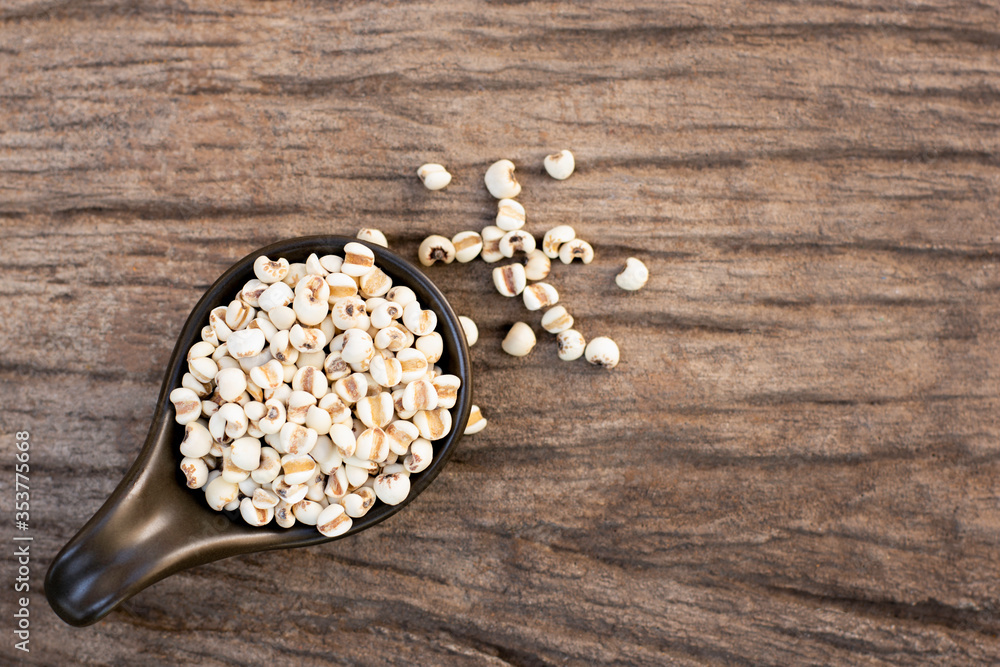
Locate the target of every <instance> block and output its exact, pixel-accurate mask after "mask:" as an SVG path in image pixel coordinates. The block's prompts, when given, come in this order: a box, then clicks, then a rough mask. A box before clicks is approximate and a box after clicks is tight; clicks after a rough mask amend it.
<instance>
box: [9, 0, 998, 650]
mask: <svg viewBox="0 0 1000 667" xmlns="http://www.w3.org/2000/svg"><path fill="white" fill-rule="evenodd" d="M998 22H1000V6H998V5H997V3H995V2H985V3H967V2H955V1H953V0H952V1H948V0H941V1H937V0H928V1H926V2H919V3H903V2H897V3H870V2H861V1H857V2H853V1H849V2H819V1H816V2H794V3H792V2H773V3H745V2H742V1H741V0H740V1H733V2H721V1H720V2H687V1H681V2H676V3H664V2H659V1H648V2H645V3H642V2H629V3H627V6H623V4H621V3H617V2H610V1H606V2H586V3H567V4H558V3H548V2H525V3H522V2H509V3H505V2H494V3H482V2H472V1H470V0H454V1H449V2H403V3H396V2H393V3H362V2H339V3H319V2H287V1H279V2H249V1H225V2H214V1H213V2H208V1H204V0H193V1H191V2H175V1H173V0H162V1H159V2H152V1H151V2H133V1H128V0H103V1H102V0H97V1H94V2H59V1H57V0H7V2H5V3H3V7H2V8H0V81H2V82H0V225H2V240H0V244H2V249H3V252H2V268H0V272H2V276H3V281H2V283H0V292H2V297H0V316H2V319H0V339H2V341H3V346H2V350H0V402H2V406H3V411H2V415H0V425H2V429H0V431H2V439H0V443H2V452H0V453H2V456H3V461H2V465H3V467H4V470H7V471H8V472H7V473H5V475H4V477H5V478H4V479H2V480H0V489H2V498H0V508H2V510H3V514H4V519H3V521H2V522H0V523H3V525H4V528H3V531H4V533H3V534H4V535H5V541H6V543H7V544H8V546H7V547H4V552H5V553H7V554H8V555H7V556H5V562H7V563H8V566H5V568H4V570H3V571H4V575H3V577H4V580H3V588H4V590H5V591H6V592H5V593H3V595H2V596H0V615H2V616H3V618H4V619H5V620H4V621H3V627H4V628H5V630H4V634H3V636H4V640H3V642H2V645H0V661H10V660H11V659H23V660H25V661H26V662H29V663H34V664H46V665H54V664H59V665H67V664H86V665H90V664H94V665H97V664H102V665H103V664H110V665H134V664H195V665H244V664H260V665H283V664H295V665H325V664H345V665H347V664H370V665H380V664H399V665H438V664H440V665H452V664H455V665H463V664H467V665H504V664H509V665H535V664H554V665H561V664H575V665H660V664H700V663H714V664H779V665H789V664H817V663H829V664H851V665H856V664H914V663H934V664H963V665H965V664H976V663H981V664H985V663H996V662H997V661H998V660H1000V641H998V639H997V632H998V631H1000V599H998V596H1000V585H998V567H1000V557H998V548H1000V498H998V493H997V486H998V474H1000V441H998V436H1000V423H998V420H997V416H996V414H997V410H998V408H1000V400H998V391H1000V373H998V372H997V369H996V363H997V361H998V360H1000V342H998V337H997V333H998V329H1000V223H998V220H997V210H998V206H1000V132H998V129H1000V117H998V113H997V109H998V103H1000V56H998V49H1000V32H997V25H998ZM562 148H569V149H570V150H572V151H573V152H574V153H575V155H576V159H577V165H578V167H577V171H576V173H575V174H574V175H573V176H572V177H571V178H569V179H568V180H566V181H564V182H557V181H555V180H553V179H551V178H549V177H548V176H547V175H545V174H544V172H543V171H542V168H541V162H542V158H543V157H544V156H545V155H546V154H547V153H549V152H552V151H554V150H558V149H562ZM500 158H510V159H511V160H513V161H514V162H515V163H516V164H517V165H518V174H519V175H520V181H521V183H522V185H523V188H524V189H523V193H522V195H521V197H520V201H521V202H522V203H523V204H524V206H525V208H526V209H527V211H528V225H527V227H526V228H527V229H528V230H530V231H531V232H533V233H534V234H536V235H537V236H539V237H540V236H541V235H542V234H543V233H544V232H545V231H546V230H547V229H548V228H550V227H552V226H554V225H555V224H559V223H569V224H571V225H573V226H574V227H575V228H576V229H577V231H578V233H579V235H580V236H581V237H583V238H585V239H587V240H589V241H590V242H591V243H592V244H593V245H594V248H595V252H596V258H595V260H594V262H593V263H592V264H590V265H588V266H582V265H578V264H574V265H571V266H564V265H562V264H557V265H556V266H554V268H553V271H552V275H551V279H550V282H552V283H553V284H554V285H555V286H556V287H557V288H558V289H559V291H560V294H561V295H562V302H563V303H564V304H565V305H566V306H567V308H569V310H570V311H571V312H572V313H573V315H574V316H575V317H576V320H577V325H578V327H577V328H579V329H580V330H581V331H582V332H583V333H584V334H585V335H586V336H587V337H588V338H589V337H593V336H596V335H601V334H605V335H609V336H611V337H613V338H614V339H615V340H617V341H618V343H619V345H620V347H621V353H622V362H621V364H620V365H619V366H618V367H617V368H615V369H614V370H612V371H606V370H603V369H599V368H595V367H592V366H590V365H588V364H587V363H585V362H584V361H582V360H580V361H577V362H573V363H568V362H562V361H560V360H559V359H558V358H557V356H556V350H555V345H554V342H553V338H552V336H551V335H549V334H546V333H545V332H544V331H542V330H541V328H540V326H539V316H538V314H537V313H529V312H528V311H526V310H525V309H524V307H523V305H522V304H521V303H520V301H519V300H517V299H509V300H508V299H504V298H502V297H500V296H499V295H498V294H497V293H496V292H495V291H494V289H493V287H492V285H491V281H490V270H491V266H490V265H487V264H485V263H483V262H481V261H476V262H474V263H471V264H466V265H458V264H454V265H450V266H434V267H432V268H429V269H427V271H426V272H427V275H429V276H430V277H431V278H432V279H433V280H435V281H436V282H437V284H438V285H439V286H440V287H441V289H442V290H443V291H444V292H445V294H446V295H447V296H448V297H449V299H450V300H451V302H452V303H453V305H454V306H455V307H456V309H457V310H458V311H459V312H461V313H464V314H467V315H470V316H471V317H473V318H474V319H475V320H476V321H477V322H478V324H479V329H480V334H481V337H480V341H479V343H478V344H477V345H476V346H475V347H474V348H473V350H472V353H473V354H472V356H473V363H474V373H475V402H476V403H478V404H479V405H481V406H482V408H483V411H484V413H485V414H486V416H487V418H488V419H489V426H488V427H487V429H486V430H485V431H484V432H482V433H480V434H478V435H475V436H470V437H467V438H465V439H463V441H462V442H461V443H460V446H459V448H458V450H457V452H456V454H455V456H454V458H453V460H452V461H451V462H450V463H449V464H448V466H447V467H446V468H445V470H444V472H443V473H442V474H441V476H440V477H439V478H438V480H437V481H435V483H434V484H433V485H432V486H431V487H430V488H429V489H428V490H427V491H426V493H425V494H423V495H422V496H421V497H420V498H419V499H417V501H415V502H414V503H412V504H411V505H410V506H408V507H407V508H406V509H405V510H404V511H402V512H401V513H399V514H397V515H396V516H394V517H393V518H391V519H390V520H388V521H387V522H385V523H383V524H381V525H379V526H377V527H376V528H373V529H372V530H370V531H367V532H365V533H362V534H359V535H357V536H356V537H354V538H352V539H349V540H342V541H339V542H333V543H329V544H325V545H321V546H317V547H312V548H307V549H299V550H294V551H285V552H272V553H266V554H258V555H254V556H247V557H238V558H233V559H229V560H226V561H221V562H217V563H213V564H210V565H205V566H201V567H198V568H195V569H193V570H189V571H186V572H183V573H180V574H177V575H175V576H173V577H170V578H168V579H166V580H164V581H162V582H161V583H158V584H156V585H154V586H153V587H151V588H149V589H147V590H146V591H144V592H142V593H140V594H139V595H137V596H136V597H135V598H133V599H132V600H130V601H129V602H127V603H126V604H124V605H123V606H122V607H121V608H120V609H119V610H117V611H115V612H113V613H112V614H111V615H110V616H108V617H107V618H106V619H105V620H103V621H101V622H100V623H98V624H97V625H95V626H92V627H89V628H85V629H77V628H71V627H69V626H67V625H65V624H64V623H63V622H62V621H60V620H59V619H58V618H57V617H56V616H55V615H54V614H53V613H52V611H51V610H50V609H49V608H48V606H47V604H46V603H45V600H44V597H43V595H42V579H43V577H44V573H45V570H46V568H47V567H48V564H49V562H50V561H51V559H52V557H53V556H54V555H55V553H56V552H57V551H58V550H59V548H60V547H61V546H62V545H63V544H65V542H66V541H67V540H69V538H70V537H71V536H72V535H73V534H74V533H75V532H76V531H77V530H78V529H79V528H80V527H81V526H82V525H83V523H84V522H85V521H86V520H87V519H88V518H89V517H90V516H91V515H92V514H93V513H94V512H95V511H96V510H97V509H98V508H99V507H100V505H101V504H102V503H103V501H104V500H105V499H106V498H107V496H108V495H109V494H110V493H111V491H112V490H113V489H114V487H115V486H116V484H117V482H118V481H119V479H120V478H121V476H122V474H123V473H124V471H125V470H126V469H127V468H128V466H129V465H130V464H131V462H132V461H133V460H134V458H135V456H136V454H137V452H138V448H139V446H140V445H141V443H142V441H143V440H144V438H145V434H146V430H147V428H148V425H149V420H150V418H151V416H152V414H153V410H154V407H155V403H156V400H157V395H158V391H159V386H160V382H161V380H162V377H163V372H164V367H165V364H166V361H167V358H168V356H169V354H170V350H171V346H172V343H173V340H174V338H175V336H176V335H177V333H178V331H179V328H180V326H181V324H182V323H183V321H184V319H185V318H186V316H187V313H188V312H189V310H190V309H191V307H192V306H193V305H194V303H195V302H196V300H197V299H198V298H199V295H200V294H201V293H202V292H203V290H204V289H205V288H206V287H207V286H208V285H210V284H211V283H212V282H213V281H214V280H215V279H216V278H217V277H218V276H219V275H220V273H221V272H222V271H223V270H224V269H225V268H226V267H227V266H228V265H229V264H230V263H231V262H233V261H234V260H236V259H238V258H239V257H242V256H243V255H245V254H246V253H248V252H251V251H252V250H254V249H255V248H257V247H260V246H262V245H265V244H267V243H270V242H272V241H276V240H279V239H283V238H287V237H291V236H298V235H304V234H317V233H339V234H349V235H353V234H354V233H355V232H356V230H357V229H358V228H360V227H376V228H379V229H382V230H384V232H385V233H386V235H387V236H388V237H389V240H390V244H391V247H392V248H393V249H394V250H397V251H398V252H400V253H401V254H403V255H404V256H408V257H411V258H413V257H415V254H416V249H417V246H418V244H419V242H420V240H421V239H422V238H423V237H424V236H426V235H428V234H430V233H434V232H438V233H443V234H447V235H451V234H454V233H456V232H459V231H462V230H465V229H476V230H478V229H480V228H482V227H483V226H485V225H487V224H490V223H491V219H492V218H493V216H494V215H495V208H496V203H495V201H494V200H493V199H492V198H491V197H490V196H489V194H488V193H487V192H486V190H485V188H484V185H483V178H482V177H483V173H484V171H485V169H486V167H487V166H488V165H489V164H490V163H491V162H493V161H495V160H497V159H500ZM425 162H440V163H443V164H445V165H446V166H447V167H448V168H449V170H450V171H451V173H452V174H453V175H454V181H453V182H452V184H451V185H450V186H449V187H448V188H447V189H445V190H443V191H440V192H429V191H427V190H425V189H424V188H423V187H422V186H421V184H420V182H419V180H418V179H417V178H416V176H415V171H416V168H417V167H418V166H419V165H421V164H423V163H425ZM629 256H637V257H640V258H642V259H643V260H644V261H645V262H646V263H647V265H648V266H649V268H650V272H651V279H650V281H649V284H648V286H647V287H646V288H645V289H644V290H642V291H640V292H638V293H635V294H627V293H625V292H623V291H621V290H619V289H618V288H617V287H616V286H615V284H614V281H613V277H614V275H615V274H616V273H617V272H618V270H619V268H620V267H621V266H622V264H623V262H624V260H625V258H626V257H629ZM518 320H524V321H527V322H529V323H530V324H532V325H533V327H534V328H535V330H536V332H538V334H539V344H538V346H537V347H536V348H535V350H534V351H533V352H532V354H531V355H530V356H528V357H526V358H521V359H518V358H513V357H510V356H507V355H506V354H504V353H503V352H502V351H501V350H500V340H501V339H502V337H503V335H504V333H505V332H506V330H507V328H508V327H509V326H510V325H511V324H512V323H513V322H515V321H518ZM19 430H29V431H30V438H31V443H32V449H31V480H32V494H33V495H32V505H31V524H30V526H31V527H30V534H31V535H32V536H33V537H34V541H33V543H32V558H33V559H32V561H31V566H30V567H31V577H32V579H31V585H32V589H31V595H32V597H31V603H30V604H31V613H32V616H31V633H32V634H31V644H30V647H31V652H30V654H23V653H21V652H20V651H17V650H15V649H14V648H13V643H14V639H13V638H12V634H11V632H10V630H11V628H12V621H11V614H13V612H14V605H15V598H16V595H15V593H14V592H13V591H12V586H13V578H14V566H13V563H14V558H13V556H11V555H10V554H11V553H12V551H13V549H12V546H11V545H12V544H13V543H12V542H11V538H12V535H13V533H14V530H13V484H12V481H13V463H14V434H15V432H16V431H19Z"/></svg>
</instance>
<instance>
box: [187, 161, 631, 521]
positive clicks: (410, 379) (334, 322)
mask: <svg viewBox="0 0 1000 667" xmlns="http://www.w3.org/2000/svg"><path fill="white" fill-rule="evenodd" d="M544 165H545V169H546V170H547V171H548V173H549V174H550V175H551V176H552V177H553V178H556V179H559V180H563V179H565V178H567V177H569V176H570V174H572V172H573V170H574V166H575V165H574V159H573V155H572V154H571V153H570V152H569V151H562V152H560V153H556V154H554V155H550V156H548V157H547V158H545V160H544ZM417 173H418V175H419V176H420V179H421V180H422V181H423V183H424V185H425V186H426V187H427V188H428V189H430V190H440V189H442V188H444V187H445V186H447V185H448V183H450V182H451V175H450V174H449V173H448V172H447V171H446V170H445V169H444V167H442V166H441V165H437V164H427V165H424V166H422V167H421V168H420V169H419V170H418V172H417ZM485 180H486V187H487V189H488V190H489V191H490V193H491V194H492V195H493V196H494V197H496V198H497V199H499V200H500V202H499V206H498V214H497V219H496V225H495V226H493V225H491V226H488V227H486V228H485V229H483V230H482V233H481V234H480V233H478V232H474V231H466V232H460V233H459V234H457V235H455V236H454V237H453V238H451V239H447V238H445V237H443V236H437V235H435V236H430V237H428V238H426V239H425V240H424V242H423V243H421V245H420V249H419V258H420V261H421V263H422V264H423V265H424V266H430V265H431V264H433V263H435V262H438V261H440V262H444V263H450V262H452V261H454V260H458V261H459V262H469V261H471V260H473V259H475V258H476V257H477V256H480V257H482V258H483V260H485V261H486V262H491V263H492V262H497V261H500V260H502V259H505V258H507V259H513V258H514V256H515V254H516V253H522V254H523V257H524V261H523V263H522V262H519V261H514V262H513V263H510V264H506V265H504V266H501V267H498V268H496V269H494V271H493V282H494V284H495V285H496V288H497V290H498V291H499V292H500V293H501V294H502V295H504V296H508V297H513V296H517V295H521V296H522V298H523V300H524V304H525V306H526V307H527V308H528V310H532V311H537V310H541V309H542V308H546V309H547V310H546V311H545V313H544V314H543V316H542V319H541V324H542V327H543V328H544V329H545V330H546V331H548V332H550V333H553V334H556V343H557V345H558V354H559V357H560V358H561V359H564V360H573V359H578V358H579V357H581V356H585V358H586V359H587V360H588V361H590V362H591V363H593V364H599V365H602V366H604V367H606V368H613V367H614V366H615V365H617V363H618V360H619V350H618V346H617V345H616V344H615V343H614V341H612V340H611V339H610V338H607V337H603V336H601V337H597V338H594V339H592V340H591V341H590V342H589V343H585V340H584V337H583V335H582V334H581V333H580V332H579V331H577V330H575V329H573V328H572V327H573V317H572V316H571V315H570V314H569V313H568V312H567V310H566V308H565V307H564V306H562V305H556V303H557V302H558V300H559V294H558V292H557V291H556V289H555V288H554V287H553V286H552V285H550V284H548V283H546V282H542V281H544V279H545V278H546V277H547V276H548V274H549V270H550V268H551V260H552V259H555V258H556V257H558V258H559V259H560V260H561V261H562V262H564V263H566V264H569V263H571V262H572V261H573V260H574V259H580V260H581V261H582V262H583V263H584V264H589V263H590V262H591V261H592V260H593V258H594V251H593V248H592V247H591V246H590V244H588V243H587V242H586V241H583V240H582V239H578V238H577V237H576V233H575V231H574V230H573V228H572V227H570V226H568V225H559V226H557V227H554V228H553V229H550V230H549V231H548V232H546V234H545V236H544V239H543V241H542V248H541V249H537V248H536V247H535V246H536V243H535V239H534V237H533V236H532V235H531V234H529V233H527V232H525V231H524V230H523V229H522V228H523V226H524V224H525V210H524V207H522V206H521V205H520V204H519V203H518V202H517V201H516V200H515V199H514V198H515V197H517V195H518V194H519V193H520V191H521V186H520V185H519V184H518V183H517V181H516V180H515V179H514V165H513V163H511V162H510V161H508V160H501V161H499V162H497V163H495V164H493V165H492V166H491V167H490V168H489V170H488V171H487V172H486V178H485ZM358 238H359V239H361V240H364V241H367V242H369V243H374V244H377V245H381V246H383V247H388V243H387V240H386V238H385V235H384V234H383V233H382V232H380V231H378V230H374V229H362V230H361V231H359V232H358ZM254 274H255V275H256V278H254V279H251V280H250V281H249V282H247V283H246V285H244V287H243V289H242V290H241V291H240V292H239V293H238V294H236V295H235V297H234V299H233V300H232V302H231V303H230V304H229V305H228V306H221V307H219V308H216V309H215V310H213V311H212V312H211V314H210V317H209V323H208V325H207V326H205V327H204V328H203V329H202V332H201V338H202V340H201V341H200V342H198V343H195V344H194V345H193V346H192V347H191V349H190V350H189V351H188V354H187V362H188V372H187V373H185V374H184V377H183V379H182V382H181V385H182V386H181V387H178V388H176V389H174V390H173V391H172V392H171V394H170V400H171V402H172V403H173V404H174V408H175V411H176V420H177V422H178V423H180V424H183V425H184V426H185V434H184V439H183V441H182V442H181V445H180V451H181V454H182V455H183V457H184V458H183V460H182V461H181V466H180V467H181V470H182V471H183V473H184V475H185V477H186V478H187V485H188V486H189V487H190V488H193V489H204V492H205V499H206V501H207V503H208V505H209V506H210V507H212V508H213V509H215V510H219V511H221V510H236V509H239V511H240V514H241V516H242V517H243V519H244V520H245V521H246V522H247V523H248V524H250V525H252V526H264V525H267V524H269V523H270V522H271V521H272V520H274V521H275V522H276V523H277V524H278V525H279V526H282V527H285V528H288V527H291V526H293V525H295V524H296V523H303V524H307V525H314V526H316V528H317V530H319V532H320V533H322V534H323V535H327V536H331V537H332V536H336V535H341V534H343V533H345V532H347V531H348V530H349V529H350V528H351V525H352V519H355V518H359V517H362V516H364V515H365V514H366V513H367V512H368V511H369V510H370V509H371V508H372V506H373V505H374V504H375V501H376V499H377V500H379V501H381V502H383V503H386V504H388V505H396V504H398V503H400V502H402V501H403V500H404V499H405V498H406V497H407V495H408V494H409V490H410V481H409V475H410V473H418V472H421V471H422V470H424V469H425V468H426V467H427V466H428V465H429V464H430V462H431V460H432V459H433V456H434V445H433V442H434V441H436V440H440V439H442V438H444V437H445V436H447V435H448V433H450V432H451V427H452V417H451V413H450V412H449V409H450V408H452V407H454V405H455V403H456V401H457V396H458V391H459V388H460V385H461V381H460V379H459V378H458V377H456V376H454V375H450V374H445V373H443V372H442V369H441V368H440V367H438V366H435V365H434V364H435V363H436V362H437V361H438V360H439V359H440V358H441V355H442V352H443V347H444V341H443V339H442V337H441V334H439V333H438V332H436V331H435V329H436V327H437V317H436V315H435V313H434V312H433V311H431V310H424V309H423V308H422V306H421V304H420V303H419V302H418V300H417V297H416V294H414V292H413V290H411V289H410V288H409V287H406V286H405V285H396V286H393V285H392V280H391V279H390V278H389V276H388V275H386V274H385V273H384V272H383V271H382V270H381V269H380V268H379V267H377V266H375V257H374V253H373V252H372V251H371V250H370V249H369V248H368V247H366V246H364V245H362V244H360V243H348V244H347V245H346V246H345V247H344V255H343V257H341V256H338V255H326V256H323V257H318V256H316V255H315V254H313V255H310V256H309V257H308V258H307V259H306V261H305V262H304V263H289V262H288V260H287V259H285V258H277V259H274V260H272V259H270V258H268V257H259V258H257V260H256V262H255V263H254ZM648 275H649V274H648V271H647V270H646V267H645V265H643V263H642V262H641V261H639V260H638V259H636V258H634V257H633V258H629V259H628V260H627V262H626V265H625V268H624V269H623V270H622V272H621V273H619V274H618V276H617V277H616V279H615V281H616V283H617V284H618V286H619V287H621V288H622V289H626V290H638V289H640V288H641V287H642V286H643V285H645V283H646V281H647V279H648ZM528 281H534V282H532V283H531V284H529V283H528ZM459 319H460V320H461V323H462V327H463V329H464V331H465V335H466V339H467V342H468V344H469V345H474V344H475V343H476V341H477V340H478V329H477V327H476V324H475V322H473V321H472V320H471V319H470V318H468V317H465V316H461V317H460V318H459ZM535 343H536V339H535V334H534V332H533V331H532V329H531V327H530V326H529V325H528V324H526V323H524V322H518V323H516V324H515V325H514V326H513V327H511V329H510V331H509V332H508V334H507V336H506V337H505V338H504V340H503V343H502V348H503V350H504V351H506V352H507V353H509V354H511V355H514V356H524V355H527V354H528V353H529V352H530V351H531V349H532V348H533V347H534V346H535ZM485 426H486V419H484V418H483V416H482V413H481V412H480V409H479V407H478V406H476V405H473V406H472V410H471V414H470V416H469V421H468V424H467V426H466V429H465V431H464V433H465V434H473V433H478V432H479V431H481V430H482V429H483V428H484V427H485Z"/></svg>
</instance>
